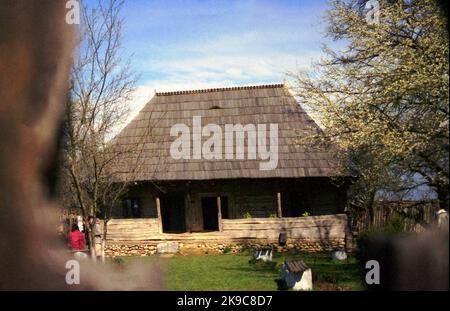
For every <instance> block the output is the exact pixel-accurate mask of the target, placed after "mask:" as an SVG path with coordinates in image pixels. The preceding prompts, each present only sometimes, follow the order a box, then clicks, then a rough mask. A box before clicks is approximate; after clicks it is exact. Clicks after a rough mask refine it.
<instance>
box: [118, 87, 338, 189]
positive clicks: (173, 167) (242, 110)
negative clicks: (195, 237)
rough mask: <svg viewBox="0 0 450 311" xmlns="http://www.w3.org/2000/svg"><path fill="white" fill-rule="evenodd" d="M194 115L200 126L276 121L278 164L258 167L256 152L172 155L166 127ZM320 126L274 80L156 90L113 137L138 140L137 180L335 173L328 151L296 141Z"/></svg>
mask: <svg viewBox="0 0 450 311" xmlns="http://www.w3.org/2000/svg"><path fill="white" fill-rule="evenodd" d="M193 116H201V117H202V126H204V125H206V124H209V123H214V124H217V125H219V126H222V127H223V126H224V125H225V124H242V125H245V124H261V123H265V124H270V123H277V124H278V166H277V168H276V169H274V170H267V171H263V170H260V169H259V163H260V162H261V159H259V158H257V159H256V160H250V159H247V157H246V158H245V159H244V160H237V159H233V160H225V159H221V160H217V159H214V160H205V159H200V160H195V159H192V158H191V159H189V160H187V159H186V160H185V159H179V160H175V159H173V158H172V157H171V156H170V145H171V143H172V142H173V141H174V140H175V139H176V137H171V136H170V129H171V127H172V126H173V125H174V124H179V123H183V124H186V125H187V126H189V128H191V129H192V126H193ZM318 131H320V129H319V127H318V126H317V124H316V123H315V122H314V121H313V120H312V119H311V118H310V117H309V116H308V114H307V113H306V112H305V111H304V110H303V109H302V107H301V106H300V105H299V104H298V103H297V102H296V100H295V98H294V97H293V96H292V95H291V94H290V93H289V91H288V90H287V88H286V87H285V86H284V85H283V84H273V85H261V86H242V87H231V88H217V89H204V90H192V91H177V92H163V93H155V96H154V97H153V98H152V99H151V100H150V101H149V102H148V103H147V104H146V105H145V107H144V108H143V109H142V110H141V111H140V112H139V114H138V115H137V116H136V117H135V118H134V119H133V120H132V121H131V122H130V123H129V124H128V125H127V126H126V127H125V128H124V129H123V130H122V131H121V132H120V133H119V134H118V135H117V137H116V138H115V139H114V143H115V144H116V145H117V146H121V147H131V148H133V146H136V148H139V147H137V146H138V145H140V146H142V151H141V152H139V158H138V161H139V163H140V166H139V170H138V173H137V174H135V175H133V177H132V179H133V180H136V181H144V180H152V181H157V180H210V179H231V178H303V177H329V176H331V175H335V174H336V173H335V172H336V168H337V164H336V163H335V162H334V161H333V154H332V152H330V151H329V150H318V149H311V148H308V147H305V146H299V145H298V143H297V142H298V138H299V137H301V136H303V135H308V134H309V133H312V132H315V133H316V132H318ZM204 139H205V140H206V139H207V138H204ZM129 161H130V160H129V159H127V160H126V161H123V162H122V165H120V166H118V167H117V169H118V171H120V172H121V174H122V178H127V175H129V172H128V171H127V170H128V169H127V165H126V163H128V162H129ZM128 177H129V176H128Z"/></svg>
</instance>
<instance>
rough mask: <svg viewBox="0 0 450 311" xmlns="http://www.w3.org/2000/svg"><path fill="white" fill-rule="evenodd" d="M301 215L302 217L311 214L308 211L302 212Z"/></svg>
mask: <svg viewBox="0 0 450 311" xmlns="http://www.w3.org/2000/svg"><path fill="white" fill-rule="evenodd" d="M302 216H303V217H308V216H311V214H310V213H309V212H304V213H303V214H302Z"/></svg>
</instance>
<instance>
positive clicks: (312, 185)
mask: <svg viewBox="0 0 450 311" xmlns="http://www.w3.org/2000/svg"><path fill="white" fill-rule="evenodd" d="M199 117H201V127H202V128H203V129H204V128H205V127H206V126H207V125H208V124H213V125H214V127H212V128H213V129H217V130H219V128H220V129H221V131H222V134H223V133H224V132H227V130H226V129H227V127H226V125H227V124H228V125H230V124H231V125H242V127H241V126H237V127H234V128H233V130H234V132H233V133H231V135H232V137H234V140H233V143H232V146H231V149H230V145H228V146H226V145H227V144H226V142H224V141H223V140H222V141H223V142H222V146H220V147H221V148H222V155H221V156H219V155H218V153H216V157H213V158H211V156H210V157H209V158H208V157H206V158H205V157H204V156H202V155H203V154H201V156H200V157H199V156H198V153H197V156H195V150H189V152H185V151H183V152H184V153H181V154H182V155H183V156H182V157H181V158H180V157H179V156H178V157H177V156H175V157H174V156H173V152H172V153H171V147H173V144H174V142H175V141H176V140H177V139H179V138H180V137H179V136H180V133H181V132H180V133H177V131H174V126H175V125H181V127H178V129H180V128H181V129H185V128H188V129H190V132H191V133H190V135H191V136H190V138H189V139H188V140H189V143H188V144H187V145H186V146H189V147H190V148H191V149H194V148H198V147H199V146H198V145H195V144H196V140H199V139H200V140H201V142H202V143H204V142H205V141H207V140H208V136H207V135H205V132H201V133H200V135H198V134H199V132H198V129H197V130H196V129H195V127H196V126H198V124H197V125H196V124H194V123H195V122H196V119H195V118H197V121H198V120H199ZM270 124H276V127H277V139H273V138H274V137H269V136H268V135H267V137H264V138H263V140H264V141H265V143H266V145H265V147H266V149H265V150H266V151H267V150H269V148H268V146H269V145H270V144H271V143H272V144H273V143H274V141H276V143H277V155H276V157H277V161H276V165H275V167H273V168H272V169H270V168H269V169H261V165H260V164H261V163H264V162H267V161H268V160H267V153H266V154H265V157H264V152H262V153H261V154H259V152H258V151H260V150H259V145H258V146H257V148H256V149H257V152H256V156H255V154H254V153H253V155H252V156H251V155H249V154H250V153H252V151H253V152H254V151H255V150H250V149H249V148H248V146H249V144H250V143H251V142H252V139H253V140H254V139H255V138H256V140H257V143H258V144H262V143H263V142H262V140H261V139H260V138H259V137H260V136H259V132H258V133H255V131H257V130H258V129H260V127H258V125H267V127H266V129H269V127H270V126H269V125H270ZM246 125H250V126H249V127H246ZM252 125H253V126H252ZM175 129H176V128H175ZM228 129H230V128H228ZM171 131H172V133H171ZM196 131H197V136H196V137H195V135H194V134H195V133H194V132H196ZM228 132H229V131H228ZM267 132H268V131H267ZM311 133H320V129H319V127H318V126H317V124H316V123H315V122H314V121H313V120H312V119H311V118H310V117H309V116H308V114H307V113H306V112H305V111H304V110H303V109H302V107H301V106H300V105H299V104H298V102H297V101H296V100H295V98H294V97H293V96H292V95H291V94H290V93H289V91H288V90H287V88H286V87H285V86H284V85H283V84H275V85H263V86H243V87H231V88H218V89H204V90H192V91H178V92H161V93H155V96H154V97H153V98H152V99H151V100H150V102H148V103H147V104H146V106H145V107H144V108H143V109H142V110H141V111H140V112H139V114H138V115H137V116H136V117H135V118H134V119H133V120H132V121H131V122H130V123H129V124H128V125H127V126H126V127H125V128H124V129H123V130H122V131H121V133H120V134H119V135H118V136H117V137H116V139H115V144H116V145H117V146H127V147H128V148H129V147H130V146H135V148H140V151H139V152H137V153H136V154H137V155H136V156H138V158H135V159H132V160H129V162H132V161H134V160H136V159H137V160H138V162H139V169H138V170H137V172H134V173H133V174H131V172H130V171H128V168H127V167H128V166H127V164H128V162H127V161H128V160H127V161H123V163H122V164H123V165H122V166H120V167H119V168H118V171H119V172H120V174H121V176H122V178H123V179H128V180H130V179H131V180H132V181H133V186H131V187H130V189H129V192H128V195H127V196H126V197H125V198H124V200H123V204H122V205H121V206H117V207H115V208H114V219H113V220H111V221H110V223H109V235H108V239H109V240H110V241H111V242H114V243H121V242H130V241H133V242H136V243H153V242H157V241H167V240H172V241H186V242H189V241H199V240H202V241H211V243H213V242H221V243H225V241H228V242H230V243H231V242H236V243H240V242H245V241H258V243H276V242H277V241H278V238H279V235H280V233H282V232H284V233H285V234H286V235H287V238H288V240H291V241H294V242H296V243H299V244H302V243H304V245H310V244H311V243H318V245H319V244H320V245H322V246H323V245H325V246H326V247H335V246H342V243H343V241H344V240H345V236H346V234H347V217H346V215H345V214H344V208H345V205H346V191H347V188H346V186H345V184H344V185H340V186H338V185H337V184H336V183H335V182H334V177H337V176H338V175H339V174H340V173H339V172H340V171H341V170H339V164H338V163H337V162H336V159H335V156H334V154H333V152H332V150H321V149H320V148H313V147H312V146H305V145H299V138H300V137H302V136H305V135H309V134H311ZM202 134H203V135H202ZM239 135H241V136H239ZM252 135H253V136H252ZM223 136H225V135H223ZM261 136H262V135H261ZM238 137H241V138H242V137H244V139H243V140H241V141H240V140H239V139H238ZM222 138H223V137H222ZM228 138H230V136H228ZM184 141H186V139H184ZM253 142H254V141H253ZM241 143H243V144H244V149H243V150H244V155H242V154H238V153H236V152H242V148H241V149H240V150H241V151H239V150H238V149H239V148H238V147H239V146H238V144H241ZM200 146H201V148H205V145H204V144H203V145H200ZM178 147H180V146H178ZM210 147H211V146H207V147H206V148H210ZM216 147H217V146H214V148H216ZM226 147H228V149H227V150H225V149H226ZM241 147H242V146H241ZM263 147H264V144H263ZM202 150H203V151H204V150H205V149H202ZM208 150H210V149H208ZM208 150H207V151H208ZM176 151H177V152H179V150H176ZM197 151H198V150H197ZM263 151H264V150H263ZM226 152H228V153H230V152H231V154H227V153H226ZM264 158H265V159H264ZM273 162H274V161H273ZM308 243H309V244H308ZM314 247H315V246H312V248H314Z"/></svg>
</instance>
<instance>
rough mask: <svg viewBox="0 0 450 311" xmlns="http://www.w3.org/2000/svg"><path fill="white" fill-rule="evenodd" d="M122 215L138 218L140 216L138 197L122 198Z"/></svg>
mask: <svg viewBox="0 0 450 311" xmlns="http://www.w3.org/2000/svg"><path fill="white" fill-rule="evenodd" d="M122 207H123V215H122V216H123V217H124V218H139V217H141V204H140V202H139V200H138V199H135V198H126V199H124V200H123V204H122Z"/></svg>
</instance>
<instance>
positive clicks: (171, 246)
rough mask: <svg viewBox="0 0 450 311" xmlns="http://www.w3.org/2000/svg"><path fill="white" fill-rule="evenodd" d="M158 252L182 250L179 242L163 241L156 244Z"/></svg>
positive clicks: (173, 252)
mask: <svg viewBox="0 0 450 311" xmlns="http://www.w3.org/2000/svg"><path fill="white" fill-rule="evenodd" d="M156 249H157V250H158V254H176V253H178V251H179V250H180V246H179V244H178V242H163V243H158V245H157V246H156Z"/></svg>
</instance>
